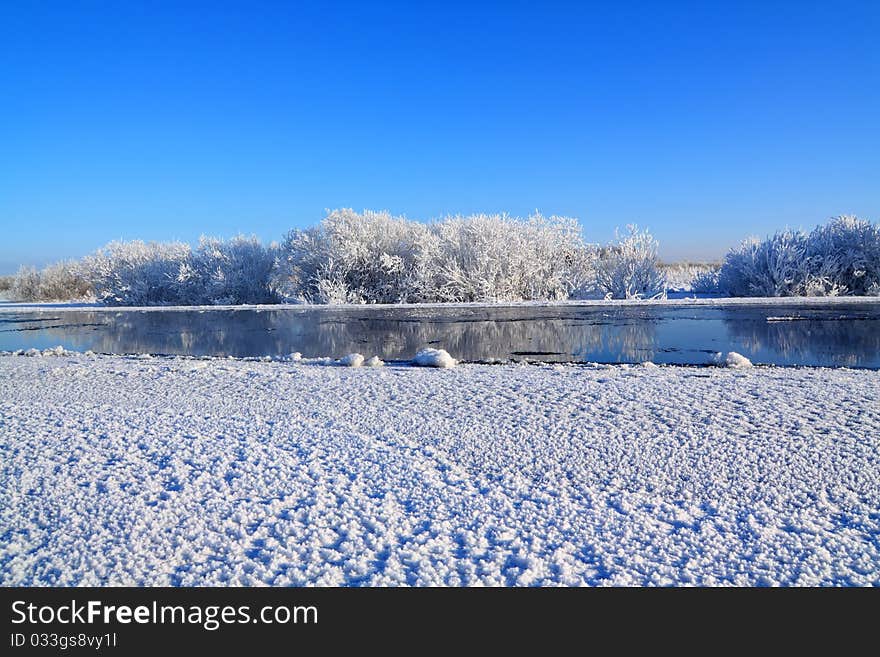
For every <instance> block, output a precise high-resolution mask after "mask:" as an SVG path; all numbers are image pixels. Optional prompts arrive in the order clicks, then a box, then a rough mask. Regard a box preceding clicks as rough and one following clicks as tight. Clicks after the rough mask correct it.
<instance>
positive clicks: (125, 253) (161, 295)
mask: <svg viewBox="0 0 880 657" xmlns="http://www.w3.org/2000/svg"><path fill="white" fill-rule="evenodd" d="M93 262H94V267H95V277H96V280H95V294H96V295H97V297H98V299H99V300H100V301H103V302H104V303H107V304H110V305H125V306H148V305H149V306H153V305H187V304H191V303H194V302H195V299H196V297H197V296H198V294H197V293H198V289H197V288H198V286H197V274H196V271H195V268H194V267H193V262H192V249H190V246H189V245H188V244H184V243H183V242H142V241H141V240H133V241H130V242H121V241H117V242H110V243H109V244H107V245H106V246H105V247H103V248H101V249H99V250H98V251H97V253H96V254H95V255H94V256H93Z"/></svg>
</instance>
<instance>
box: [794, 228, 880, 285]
mask: <svg viewBox="0 0 880 657" xmlns="http://www.w3.org/2000/svg"><path fill="white" fill-rule="evenodd" d="M806 255H807V260H808V263H807V267H808V270H809V278H808V279H807V281H806V283H805V293H806V294H810V295H817V296H824V295H837V294H854V295H871V296H876V295H880V225H875V224H872V223H871V222H869V221H865V220H864V219H859V218H857V217H853V216H841V217H835V218H834V219H832V220H831V221H830V222H829V223H827V224H825V225H824V226H818V227H816V228H815V229H814V230H813V232H811V233H810V237H809V240H808V244H807V253H806Z"/></svg>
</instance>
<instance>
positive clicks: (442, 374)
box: [0, 354, 880, 585]
mask: <svg viewBox="0 0 880 657" xmlns="http://www.w3.org/2000/svg"><path fill="white" fill-rule="evenodd" d="M0 491H2V492H0V494H2V504H0V584H5V585H19V584H59V585H71V584H81V585H85V584H232V585H245V584H254V585H257V584H273V585H281V584H327V585H363V584H374V585H392V584H409V585H424V584H447V585H476V584H485V585H504V584H515V585H550V584H572V585H584V584H588V585H607V584H798V585H805V584H843V585H870V584H874V585H877V584H880V372H876V371H854V370H845V369H838V370H827V369H777V368H766V367H763V368H761V367H758V368H751V369H746V370H737V369H727V368H679V367H642V366H635V367H627V366H562V365H556V366H517V365H504V366H488V365H464V366H461V367H457V368H454V369H449V370H437V369H429V368H415V367H399V366H386V367H384V368H376V369H373V368H343V367H320V366H316V365H314V364H311V363H309V361H288V362H260V361H240V360H225V359H214V360H196V359H173V358H144V357H132V358H121V357H107V356H86V355H69V354H65V355H59V356H51V355H45V356H44V355H39V356H34V357H31V358H27V357H22V356H4V357H0Z"/></svg>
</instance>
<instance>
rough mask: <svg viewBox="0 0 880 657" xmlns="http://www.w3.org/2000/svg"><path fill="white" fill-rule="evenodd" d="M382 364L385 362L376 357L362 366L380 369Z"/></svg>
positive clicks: (372, 357) (369, 359)
mask: <svg viewBox="0 0 880 657" xmlns="http://www.w3.org/2000/svg"><path fill="white" fill-rule="evenodd" d="M384 364H385V361H383V360H382V359H381V358H379V357H378V356H371V357H370V358H368V359H367V360H366V361H365V362H364V365H366V366H367V367H382V366H383V365H384Z"/></svg>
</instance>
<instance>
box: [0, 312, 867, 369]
mask: <svg viewBox="0 0 880 657" xmlns="http://www.w3.org/2000/svg"><path fill="white" fill-rule="evenodd" d="M780 314H782V313H781V312H780V308H779V307H778V306H777V307H774V306H765V307H754V306H748V307H743V306H739V307H723V306H647V305H646V306H616V307H608V306H598V307H597V306H592V307H584V306H580V307H579V306H556V307H545V308H540V307H528V306H519V307H488V308H486V307H483V308H461V307H458V308H412V307H409V308H391V309H389V308H369V307H367V308H363V309H361V308H356V309H351V308H346V309H334V308H327V307H310V308H285V309H277V310H272V309H269V310H265V309H260V310H253V309H249V310H186V311H149V312H142V311H119V312H103V311H88V310H84V311H75V312H73V311H71V312H65V313H57V314H56V315H54V316H51V315H48V314H46V315H41V314H40V313H27V312H21V313H14V314H13V313H9V314H0V349H20V348H28V347H32V346H34V347H38V348H45V347H49V346H54V345H56V344H61V345H63V346H65V347H66V348H68V349H75V350H78V351H85V350H87V349H91V350H93V351H97V352H103V353H153V354H189V355H230V356H264V355H268V356H281V355H285V354H289V353H291V352H293V351H299V352H301V353H302V354H303V355H304V356H306V357H310V356H333V357H339V356H342V355H344V354H347V353H350V352H353V351H357V352H361V353H364V354H366V355H368V356H369V355H373V354H376V355H378V356H380V357H382V358H383V359H385V360H407V359H409V358H411V357H412V356H413V355H414V354H415V352H416V351H418V350H419V349H421V348H422V347H424V346H426V345H432V346H438V347H442V348H444V349H447V350H448V351H449V352H450V353H452V354H453V356H455V357H456V358H459V359H461V360H465V361H490V360H495V359H501V360H507V359H515V360H532V361H549V362H555V361H598V362H643V361H646V360H653V361H654V362H657V363H690V364H704V363H706V362H708V361H709V359H710V357H711V354H712V353H714V352H715V351H738V352H740V353H743V354H745V355H746V356H748V357H749V358H751V359H752V360H753V361H755V362H758V363H774V364H779V365H797V364H803V365H845V366H851V367H852V366H855V367H880V330H878V329H880V305H871V304H862V305H861V306H860V305H859V304H853V305H852V306H850V305H846V306H836V307H834V308H833V309H829V308H828V307H825V308H822V307H821V306H820V307H811V306H809V305H807V304H805V305H804V306H797V307H796V308H794V309H792V307H791V306H787V307H786V309H785V314H786V318H783V319H781V320H780V319H779V318H778V317H775V316H777V315H780ZM768 318H769V321H768ZM793 318H794V319H793Z"/></svg>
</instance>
